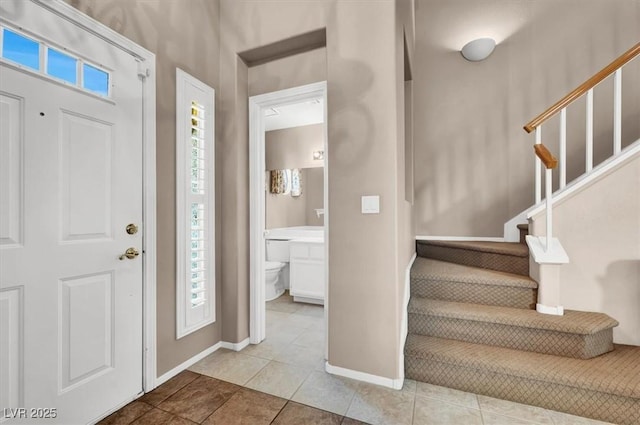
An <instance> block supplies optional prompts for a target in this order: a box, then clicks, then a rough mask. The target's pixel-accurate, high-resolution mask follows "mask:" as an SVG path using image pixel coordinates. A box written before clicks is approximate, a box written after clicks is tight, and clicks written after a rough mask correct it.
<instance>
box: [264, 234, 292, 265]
mask: <svg viewBox="0 0 640 425" xmlns="http://www.w3.org/2000/svg"><path fill="white" fill-rule="evenodd" d="M266 243H267V249H266V255H267V258H266V260H267V261H280V262H282V263H288V262H289V241H281V240H277V239H267V240H266Z"/></svg>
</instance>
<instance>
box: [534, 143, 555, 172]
mask: <svg viewBox="0 0 640 425" xmlns="http://www.w3.org/2000/svg"><path fill="white" fill-rule="evenodd" d="M533 149H534V150H535V151H536V155H538V158H540V161H542V163H543V164H544V166H545V167H546V168H547V169H548V170H550V169H553V168H556V167H557V166H558V160H557V159H556V157H555V156H553V155H552V154H551V152H549V149H547V147H546V146H545V145H543V144H542V143H537V144H535V145H533Z"/></svg>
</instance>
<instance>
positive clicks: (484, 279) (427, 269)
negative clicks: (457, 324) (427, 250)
mask: <svg viewBox="0 0 640 425" xmlns="http://www.w3.org/2000/svg"><path fill="white" fill-rule="evenodd" d="M411 279H412V280H415V279H424V280H427V279H430V280H439V281H446V282H458V283H474V284H480V285H496V286H513V287H521V288H531V289H536V288H537V287H538V283H537V282H536V281H535V280H533V279H531V278H530V277H528V276H522V275H519V274H513V273H507V272H499V271H495V270H489V269H483V268H479V267H472V266H463V265H461V264H456V263H449V262H447V261H440V260H433V259H431V258H424V257H417V258H416V260H415V262H414V263H413V267H411Z"/></svg>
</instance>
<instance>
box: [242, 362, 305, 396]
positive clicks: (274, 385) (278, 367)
mask: <svg viewBox="0 0 640 425" xmlns="http://www.w3.org/2000/svg"><path fill="white" fill-rule="evenodd" d="M310 373H311V370H310V369H308V368H303V367H300V366H293V365H288V364H284V363H279V362H276V361H271V362H270V363H269V364H268V365H267V366H265V368H264V369H262V370H261V371H260V372H258V374H257V375H256V376H254V377H253V378H252V379H251V380H250V381H249V382H247V384H246V385H245V386H246V387H247V388H252V389H254V390H257V391H262V392H265V393H267V394H272V395H275V396H278V397H283V398H286V399H290V398H291V396H292V395H293V394H294V393H295V392H296V390H297V389H298V388H299V387H300V385H302V383H303V382H304V380H305V379H307V376H309V374H310Z"/></svg>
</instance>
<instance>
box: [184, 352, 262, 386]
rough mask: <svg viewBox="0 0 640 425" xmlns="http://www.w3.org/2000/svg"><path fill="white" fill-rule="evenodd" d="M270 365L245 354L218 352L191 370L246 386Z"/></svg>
mask: <svg viewBox="0 0 640 425" xmlns="http://www.w3.org/2000/svg"><path fill="white" fill-rule="evenodd" d="M268 363H269V360H267V359H262V358H258V357H254V356H249V355H246V354H244V353H243V352H235V351H231V350H218V351H216V352H215V353H213V354H211V355H209V356H207V357H205V358H204V359H202V360H200V361H199V362H198V363H196V364H194V365H193V366H191V367H190V368H189V369H190V370H191V371H193V372H197V373H201V374H203V375H207V376H210V377H212V378H217V379H222V380H223V381H227V382H231V383H234V384H238V385H244V384H246V383H247V381H249V380H250V379H251V378H253V377H254V376H255V374H257V373H258V372H259V371H260V370H261V369H262V368H263V367H265V366H266V365H267V364H268Z"/></svg>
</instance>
